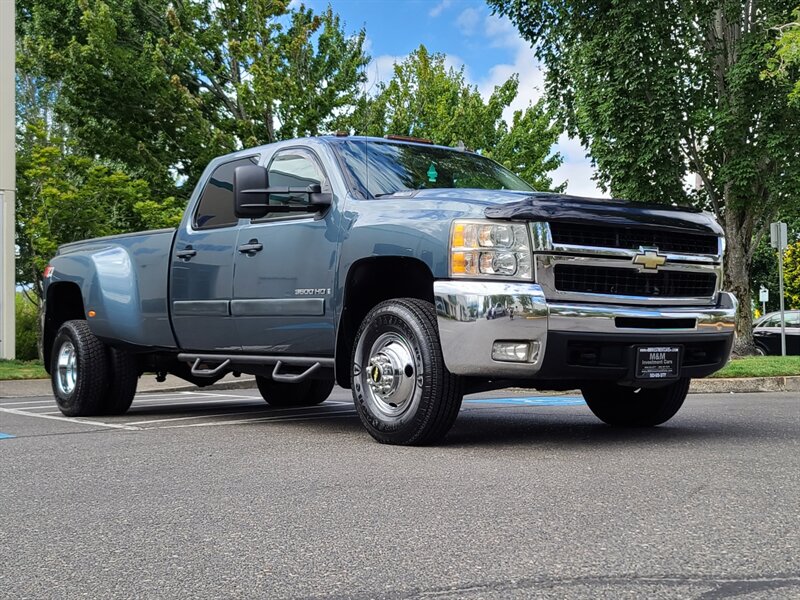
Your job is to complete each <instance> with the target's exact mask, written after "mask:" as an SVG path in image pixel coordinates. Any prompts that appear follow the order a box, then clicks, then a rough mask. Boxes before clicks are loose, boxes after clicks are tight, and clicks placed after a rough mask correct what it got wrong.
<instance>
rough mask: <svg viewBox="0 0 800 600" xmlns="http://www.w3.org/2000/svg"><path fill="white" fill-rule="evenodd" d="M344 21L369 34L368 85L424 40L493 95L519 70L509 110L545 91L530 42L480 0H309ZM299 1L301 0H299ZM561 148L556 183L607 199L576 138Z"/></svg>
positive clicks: (383, 77) (350, 29)
mask: <svg viewBox="0 0 800 600" xmlns="http://www.w3.org/2000/svg"><path fill="white" fill-rule="evenodd" d="M329 3H330V4H331V5H332V6H333V9H334V11H335V12H336V13H338V14H339V16H340V17H341V18H342V20H343V22H344V29H345V31H346V32H353V33H355V32H356V31H358V30H359V29H361V28H362V27H363V28H364V29H365V30H366V32H367V42H366V51H367V53H368V54H369V55H370V56H371V57H372V62H371V63H370V64H369V66H368V72H367V78H368V84H367V85H368V86H370V85H374V83H375V82H376V81H382V80H386V79H388V78H390V77H391V74H392V65H393V64H394V63H395V62H396V61H398V60H402V59H403V58H404V57H405V56H406V55H408V53H409V52H411V51H412V50H414V49H415V48H417V47H418V46H419V45H420V44H424V45H425V47H426V48H427V49H428V50H429V51H431V52H441V53H443V54H446V55H447V57H448V63H449V64H450V65H452V66H454V67H456V68H458V67H461V66H462V65H463V66H464V70H465V75H466V77H467V80H468V81H469V82H470V83H471V84H474V85H477V86H478V89H479V91H480V92H481V93H482V94H483V95H484V97H488V95H489V94H490V93H491V92H492V90H493V89H494V87H495V86H496V85H500V84H502V83H503V82H505V81H506V80H507V79H508V78H509V77H511V75H513V74H514V73H518V74H519V78H520V86H519V95H518V96H517V98H516V100H515V101H514V102H513V103H512V105H511V106H510V107H509V110H507V115H506V116H507V117H510V115H511V114H512V113H513V111H514V110H518V109H522V108H525V107H527V106H528V104H529V103H531V102H535V101H536V100H537V99H538V98H539V97H540V96H541V94H542V90H543V74H542V69H541V68H540V66H539V64H538V62H537V61H536V57H535V56H534V54H533V50H531V48H530V45H529V44H528V42H526V41H525V40H523V39H522V38H521V37H520V35H519V32H518V31H517V30H516V28H515V27H514V26H513V24H512V23H511V22H510V21H509V20H508V19H506V18H505V17H499V16H497V15H492V14H491V10H490V9H489V7H488V6H487V5H486V3H485V2H482V1H479V0H303V4H305V5H306V6H309V7H311V8H313V9H314V10H315V11H322V10H324V9H325V8H326V7H327V6H328V4H329ZM293 4H297V5H299V4H300V1H299V0H295V2H293ZM555 150H557V151H558V152H560V153H561V155H562V156H563V157H564V164H563V165H562V166H561V167H560V168H559V169H557V170H556V171H554V172H553V173H552V177H553V182H554V184H556V185H558V184H560V183H562V182H564V181H566V182H567V192H569V193H571V194H577V195H583V196H605V195H607V194H603V193H602V192H601V191H600V190H599V189H598V188H597V186H596V184H595V182H594V181H593V180H592V175H593V169H592V166H591V163H590V161H589V159H588V158H586V150H584V149H583V148H582V147H581V145H580V143H579V142H578V141H577V140H571V139H569V138H568V137H567V136H566V135H562V136H561V138H560V140H559V143H558V145H557V146H556V148H555Z"/></svg>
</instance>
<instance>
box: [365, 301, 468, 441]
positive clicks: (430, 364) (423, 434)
mask: <svg viewBox="0 0 800 600" xmlns="http://www.w3.org/2000/svg"><path fill="white" fill-rule="evenodd" d="M371 358H372V361H371ZM405 359H408V360H405ZM388 374H390V375H391V376H390V377H389V376H388ZM351 384H352V390H353V400H354V402H355V405H356V410H357V411H358V415H359V417H360V418H361V422H362V423H363V424H364V427H365V428H366V429H367V431H368V432H369V433H370V435H371V436H372V437H373V438H375V439H376V440H377V441H379V442H381V443H383V444H401V445H422V444H430V443H433V442H436V441H438V440H440V439H441V438H443V437H444V436H445V435H446V434H447V432H448V431H449V430H450V428H451V427H452V426H453V423H454V422H455V419H456V417H457V416H458V411H459V409H460V408H461V400H462V398H463V396H464V392H463V386H462V381H461V379H460V378H459V377H457V376H455V375H453V374H452V373H450V372H449V371H448V370H447V367H446V366H445V364H444V358H443V357H442V348H441V345H440V343H439V329H438V326H437V324H436V311H435V310H434V307H433V305H432V304H431V303H430V302H425V301H422V300H417V299H412V298H399V299H395V300H387V301H386V302H382V303H380V304H378V305H377V306H375V307H374V308H373V309H372V310H371V311H370V312H369V314H367V316H366V317H365V319H364V321H363V323H362V324H361V327H360V328H359V330H358V333H357V334H356V339H355V343H354V349H353V358H352V361H351ZM379 386H389V387H388V388H387V387H379ZM392 386H394V387H392ZM395 393H396V394H397V396H394V394H395ZM393 399H394V400H395V402H392V400H393Z"/></svg>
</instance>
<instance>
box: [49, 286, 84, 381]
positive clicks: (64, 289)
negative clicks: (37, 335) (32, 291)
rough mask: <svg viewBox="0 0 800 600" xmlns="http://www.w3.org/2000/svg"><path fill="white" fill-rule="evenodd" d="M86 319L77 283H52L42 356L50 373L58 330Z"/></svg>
mask: <svg viewBox="0 0 800 600" xmlns="http://www.w3.org/2000/svg"><path fill="white" fill-rule="evenodd" d="M73 319H80V320H84V319H86V312H85V308H84V304H83V295H82V294H81V289H80V287H78V284H77V283H73V282H70V281H62V282H56V283H52V284H50V285H49V286H48V288H47V295H46V296H45V313H44V326H43V328H42V355H43V358H44V368H45V370H46V371H47V372H48V373H50V356H51V354H52V352H53V342H54V341H55V339H56V335H57V334H58V330H59V328H60V327H61V325H63V324H64V323H65V322H67V321H71V320H73Z"/></svg>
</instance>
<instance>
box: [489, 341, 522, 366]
mask: <svg viewBox="0 0 800 600" xmlns="http://www.w3.org/2000/svg"><path fill="white" fill-rule="evenodd" d="M530 352H531V344H530V342H495V343H494V344H492V360H500V361H503V362H528V357H529V356H530Z"/></svg>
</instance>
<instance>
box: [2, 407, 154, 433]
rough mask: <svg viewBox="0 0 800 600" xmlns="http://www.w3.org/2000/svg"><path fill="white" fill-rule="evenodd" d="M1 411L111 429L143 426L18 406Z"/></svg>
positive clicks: (133, 429) (136, 428) (130, 429)
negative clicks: (30, 409)
mask: <svg viewBox="0 0 800 600" xmlns="http://www.w3.org/2000/svg"><path fill="white" fill-rule="evenodd" d="M0 411H2V412H6V413H9V414H12V415H18V416H21V417H37V418H39V419H52V420H54V421H66V422H67V423H77V424H78V425H92V426H96V427H109V428H111V429H126V430H128V431H140V430H141V427H133V426H131V425H121V424H118V423H104V422H102V421H87V420H84V419H77V418H74V417H58V416H55V415H44V414H42V413H34V412H28V411H25V410H19V409H16V408H2V407H0Z"/></svg>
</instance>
